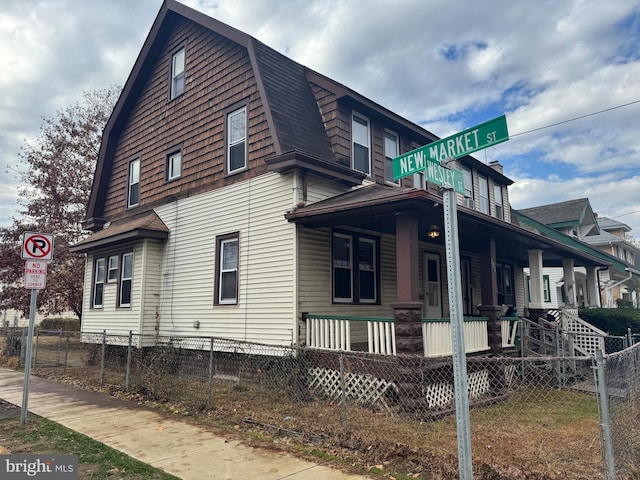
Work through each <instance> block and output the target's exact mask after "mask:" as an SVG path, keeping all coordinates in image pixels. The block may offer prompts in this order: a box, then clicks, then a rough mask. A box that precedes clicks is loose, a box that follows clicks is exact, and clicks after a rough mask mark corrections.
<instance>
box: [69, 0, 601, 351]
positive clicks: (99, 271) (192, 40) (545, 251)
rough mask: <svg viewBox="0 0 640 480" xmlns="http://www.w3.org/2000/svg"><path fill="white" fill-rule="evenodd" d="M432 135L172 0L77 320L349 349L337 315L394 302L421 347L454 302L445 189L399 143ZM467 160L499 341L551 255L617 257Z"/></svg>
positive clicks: (478, 246)
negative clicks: (524, 206)
mask: <svg viewBox="0 0 640 480" xmlns="http://www.w3.org/2000/svg"><path fill="white" fill-rule="evenodd" d="M437 139H438V137H436V136H435V135H433V134H432V133H430V132H428V131H426V130H425V129H423V128H422V127H420V126H419V125H416V124H414V123H412V122H410V121H408V120H407V119H405V118H403V117H401V116H399V115H397V114H395V113H394V112H391V111H389V110H387V109H386V108H384V107H382V106H380V105H378V104H377V103H375V102H373V101H372V100H370V99H368V98H366V97H364V96H362V95H361V94H359V93H357V92H355V91H353V90H351V89H349V88H348V87H346V86H344V85H341V84H339V83H337V82H335V81H334V80H332V79H330V78H328V77H326V76H324V75H322V74H320V73H317V72H314V71H312V70H310V69H308V68H306V67H304V66H302V65H300V64H298V63H296V62H294V61H292V60H290V59H288V58H287V57H285V56H283V55H281V54H279V53H278V52H276V51H274V50H273V49H271V48H269V47H267V46H265V45H264V44H262V43H261V42H259V41H257V40H256V39H254V38H252V37H250V36H249V35H246V34H244V33H242V32H240V31H238V30H236V29H234V28H232V27H230V26H228V25H225V24H223V23H220V22H218V21H217V20H215V19H212V18H210V17H208V16H205V15H203V14H201V13H199V12H197V11H195V10H193V9H191V8H188V7H186V6H184V5H181V4H179V3H176V2H175V1H173V0H165V2H164V3H163V5H162V7H161V9H160V12H159V14H158V16H157V18H156V20H155V22H154V24H153V26H152V28H151V31H150V33H149V35H148V37H147V39H146V41H145V43H144V46H143V48H142V51H141V52H140V54H139V56H138V58H137V60H136V63H135V65H134V67H133V70H132V72H131V74H130V76H129V78H128V80H127V82H126V84H125V86H124V89H123V92H122V95H121V97H120V99H119V100H118V102H117V104H116V106H115V109H114V112H113V114H112V116H111V118H110V120H109V122H108V124H107V126H106V128H105V132H104V135H103V140H102V145H101V148H100V153H99V158H98V164H97V169H96V174H95V179H94V183H93V188H92V191H91V196H90V200H89V204H88V209H87V215H86V219H85V226H86V228H87V229H89V230H92V231H93V234H92V235H91V236H89V237H88V238H87V239H86V240H83V241H81V242H79V243H78V244H76V245H75V246H74V247H73V250H74V251H76V252H84V253H86V256H87V262H86V273H85V292H84V304H83V318H82V329H83V331H85V332H99V331H102V330H104V329H106V330H107V331H108V332H109V333H112V334H123V335H126V334H128V332H130V331H133V332H134V333H142V334H149V335H163V336H164V335H172V336H186V335H194V336H196V335H197V336H203V337H208V336H214V337H223V338H228V339H232V340H237V341H253V342H260V343H262V344H267V345H273V346H282V345H291V344H294V345H301V344H307V345H313V344H316V343H317V342H315V340H312V335H315V337H313V338H316V339H317V337H318V335H317V333H318V331H322V332H325V333H326V335H325V333H323V334H322V335H321V336H323V338H325V337H326V338H329V337H331V338H330V339H329V340H330V341H328V343H327V344H326V345H325V347H327V348H350V347H352V346H353V345H352V344H355V343H358V342H365V343H366V340H367V330H366V326H365V325H364V322H362V323H361V324H356V323H357V322H356V323H354V324H353V325H351V327H349V328H350V330H349V332H347V333H348V335H347V337H346V338H347V339H348V340H347V345H346V347H345V344H344V343H340V342H337V340H339V339H338V337H339V336H340V335H341V334H338V333H337V332H338V331H342V330H340V329H342V328H344V323H331V322H333V321H334V320H335V319H337V318H341V319H354V318H356V317H357V318H359V319H369V320H371V319H376V318H380V317H382V318H391V319H393V320H395V330H394V332H395V342H397V351H398V352H406V353H416V352H420V351H422V348H423V340H425V341H426V339H425V338H424V336H425V335H426V334H425V333H421V332H425V330H424V329H423V330H421V329H420V326H421V325H422V323H423V322H422V319H423V318H427V319H440V318H441V317H447V316H448V315H449V306H448V301H447V298H448V282H447V276H448V273H447V268H446V259H445V246H444V230H443V229H444V226H443V208H442V195H441V191H440V190H439V189H438V187H436V186H435V185H432V184H427V185H425V183H424V177H423V176H422V175H414V176H413V177H407V178H403V179H401V180H399V181H396V180H394V179H393V174H392V166H391V165H392V163H391V159H392V158H394V157H396V156H397V155H399V154H400V153H404V152H407V151H410V150H412V149H415V148H416V147H418V146H421V145H424V144H427V143H430V142H433V141H434V140H437ZM454 167H455V168H458V169H460V170H462V172H463V176H464V182H465V183H464V184H465V189H466V193H467V194H466V196H463V195H458V230H459V238H460V251H461V259H460V264H461V271H460V272H459V274H460V276H461V279H462V302H463V305H462V310H463V311H464V314H465V315H467V316H471V315H478V314H480V315H483V316H486V317H488V318H489V319H490V324H491V325H493V327H490V330H491V331H490V332H489V343H490V344H491V346H492V348H494V350H500V349H501V347H502V344H503V343H504V342H502V343H501V342H500V338H499V335H500V332H499V328H500V316H501V315H502V314H503V312H504V309H503V307H502V306H503V305H508V306H512V307H514V308H515V309H517V311H518V312H519V313H520V314H524V313H525V309H529V310H530V311H538V310H540V311H542V310H543V309H544V308H545V304H544V301H543V276H542V268H543V266H557V265H562V264H563V262H565V261H566V260H567V259H570V260H571V264H572V265H575V266H576V267H584V268H585V269H586V271H588V272H590V273H589V274H588V277H589V278H590V279H591V281H592V284H593V285H595V276H594V272H595V271H596V269H597V268H601V267H605V266H606V265H608V263H607V262H606V261H603V260H602V259H601V258H599V257H597V256H594V255H592V254H591V253H589V252H584V251H581V250H578V249H575V248H573V247H571V246H567V245H565V244H563V243H561V242H559V241H557V240H555V239H552V238H547V237H544V236H541V235H538V234H536V233H534V232H531V231H527V230H525V229H523V228H521V227H520V226H518V225H516V224H515V223H514V219H513V218H512V211H511V208H510V205H509V193H508V187H509V185H511V184H512V181H511V180H510V179H509V178H507V177H506V176H505V175H504V174H503V172H502V168H501V166H500V165H499V164H496V163H492V164H489V165H486V164H484V163H482V162H480V161H478V160H476V159H475V158H473V157H470V156H466V157H462V158H460V159H458V160H457V161H456V162H455V165H454ZM524 267H531V284H532V289H531V290H532V295H531V300H528V299H527V298H526V293H525V292H526V287H525V276H524V273H523V268H524ZM456 274H457V272H456ZM593 285H592V288H595V287H593ZM314 315H315V317H319V316H323V317H322V318H323V322H324V323H322V325H318V324H313V329H315V328H318V329H319V330H318V331H315V330H314V331H311V330H312V329H311V328H309V329H308V328H307V325H312V324H311V323H308V319H309V318H311V317H313V316H314ZM329 324H330V325H331V327H329V326H328V325H329ZM495 325H498V332H497V335H498V337H497V340H496V330H495V328H494V327H495ZM334 327H335V331H334ZM485 335H486V332H485ZM326 338H325V339H326ZM334 340H336V342H334ZM349 342H351V344H349ZM394 345H395V344H394ZM394 351H395V347H394Z"/></svg>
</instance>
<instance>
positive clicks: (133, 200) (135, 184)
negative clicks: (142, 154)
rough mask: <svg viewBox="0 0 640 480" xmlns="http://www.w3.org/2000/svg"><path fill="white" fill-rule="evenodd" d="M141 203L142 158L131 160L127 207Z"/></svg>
mask: <svg viewBox="0 0 640 480" xmlns="http://www.w3.org/2000/svg"><path fill="white" fill-rule="evenodd" d="M139 203H140V159H139V158H136V159H135V160H132V161H131V162H129V189H128V193H127V207H137V206H138V204H139Z"/></svg>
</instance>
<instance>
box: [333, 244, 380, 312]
mask: <svg viewBox="0 0 640 480" xmlns="http://www.w3.org/2000/svg"><path fill="white" fill-rule="evenodd" d="M331 250H332V271H333V282H332V283H333V301H334V302H336V303H377V302H378V296H379V294H378V292H379V281H380V269H379V242H378V240H377V239H376V238H373V237H367V236H363V235H359V234H355V233H354V234H347V233H339V232H334V233H333V236H332V245H331Z"/></svg>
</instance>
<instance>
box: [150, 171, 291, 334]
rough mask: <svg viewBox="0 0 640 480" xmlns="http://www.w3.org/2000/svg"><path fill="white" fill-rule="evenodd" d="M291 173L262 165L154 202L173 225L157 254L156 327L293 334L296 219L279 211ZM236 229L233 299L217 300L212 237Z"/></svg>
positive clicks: (287, 205)
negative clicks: (256, 172)
mask: <svg viewBox="0 0 640 480" xmlns="http://www.w3.org/2000/svg"><path fill="white" fill-rule="evenodd" d="M292 178H293V177H292V176H291V175H280V174H278V173H267V174H265V175H262V176H260V177H257V178H253V179H251V180H247V181H244V182H239V183H235V184H233V185H229V186H227V187H223V188H219V189H216V190H213V191H210V192H206V193H203V194H201V195H196V196H193V197H189V198H185V199H182V200H179V201H178V202H173V203H171V204H167V205H163V206H161V207H159V208H158V209H157V210H156V212H157V213H158V215H159V216H160V217H161V218H162V220H163V222H164V223H165V224H166V225H167V227H168V228H169V229H170V231H171V234H170V235H169V239H168V240H167V243H166V245H165V248H164V258H163V260H162V264H163V266H162V272H161V279H162V285H161V296H160V329H159V332H158V333H159V334H160V335H199V336H214V337H223V338H230V339H236V340H246V341H254V342H260V343H267V344H271V345H276V344H277V345H289V344H290V343H291V342H292V340H293V339H294V338H295V337H294V329H295V305H294V295H293V292H294V279H295V275H294V264H293V262H294V256H295V241H294V235H295V225H294V224H292V223H289V222H287V220H286V219H285V218H284V213H285V212H286V211H287V210H289V209H291V206H292V196H291V189H292ZM211 212H216V213H215V215H212V214H211ZM234 232H237V233H238V237H239V239H240V258H239V271H238V303H237V304H234V305H214V288H215V273H216V272H215V238H216V237H218V236H221V235H228V234H231V233H234ZM196 320H197V321H198V322H199V328H197V329H196V328H194V322H195V321H196Z"/></svg>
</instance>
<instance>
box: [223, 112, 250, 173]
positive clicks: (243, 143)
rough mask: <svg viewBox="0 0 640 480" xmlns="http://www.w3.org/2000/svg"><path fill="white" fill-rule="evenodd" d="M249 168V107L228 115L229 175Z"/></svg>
mask: <svg viewBox="0 0 640 480" xmlns="http://www.w3.org/2000/svg"><path fill="white" fill-rule="evenodd" d="M246 167H247V107H242V108H240V109H238V110H236V111H234V112H231V113H230V114H228V115H227V173H233V172H237V171H239V170H243V169H245V168H246Z"/></svg>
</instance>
